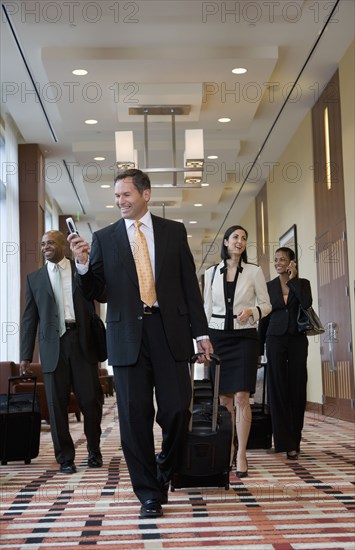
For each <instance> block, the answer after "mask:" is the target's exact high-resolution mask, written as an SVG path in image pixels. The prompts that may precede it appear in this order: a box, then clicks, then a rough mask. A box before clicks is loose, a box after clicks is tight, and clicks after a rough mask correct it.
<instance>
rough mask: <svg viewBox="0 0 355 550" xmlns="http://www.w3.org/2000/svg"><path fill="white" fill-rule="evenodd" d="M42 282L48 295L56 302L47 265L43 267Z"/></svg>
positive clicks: (41, 272)
mask: <svg viewBox="0 0 355 550" xmlns="http://www.w3.org/2000/svg"><path fill="white" fill-rule="evenodd" d="M40 280H41V284H43V286H44V288H45V289H46V291H47V292H48V294H49V295H50V296H51V297H52V298H53V300H55V297H54V292H53V289H52V285H51V281H50V278H49V275H48V268H47V264H46V265H44V266H43V267H41V271H40Z"/></svg>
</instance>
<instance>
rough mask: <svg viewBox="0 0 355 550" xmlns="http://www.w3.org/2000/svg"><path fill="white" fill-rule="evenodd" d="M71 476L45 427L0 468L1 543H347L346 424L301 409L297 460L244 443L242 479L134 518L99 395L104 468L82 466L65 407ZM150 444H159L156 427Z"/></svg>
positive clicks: (350, 522)
mask: <svg viewBox="0 0 355 550" xmlns="http://www.w3.org/2000/svg"><path fill="white" fill-rule="evenodd" d="M70 426H71V432H72V434H73V437H74V439H75V441H76V448H77V456H76V460H75V462H76V465H77V467H78V472H77V473H76V474H74V475H70V476H68V475H65V474H61V473H60V472H59V471H58V465H57V464H56V462H55V461H54V459H53V450H52V442H51V438H50V432H49V427H48V426H47V425H45V424H44V425H42V431H41V446H40V454H39V456H38V457H37V458H36V459H34V460H33V461H32V462H31V464H30V465H25V464H24V463H20V462H9V463H8V464H7V465H5V466H0V477H1V523H0V528H1V531H0V533H1V535H0V541H1V542H0V547H1V548H2V549H4V550H5V549H16V550H56V549H63V550H70V549H74V548H75V549H78V547H83V548H88V549H89V548H97V550H104V549H110V550H114V549H116V548H119V549H122V550H125V549H127V550H138V549H139V550H141V549H144V550H163V549H164V550H165V549H180V550H181V549H197V548H218V549H219V550H231V549H237V548H242V549H243V550H246V549H253V550H256V549H262V550H269V549H270V550H271V549H275V550H288V549H304V550H311V549H321V550H326V549H330V548H338V549H340V548H344V549H345V548H346V549H351V550H354V548H355V537H354V518H355V515H354V508H355V507H354V482H355V479H354V454H353V451H354V426H353V425H352V424H350V423H347V422H342V421H339V420H337V419H333V418H326V417H316V416H315V415H314V414H310V413H307V417H306V425H305V428H304V440H303V443H302V453H301V455H300V458H299V460H298V462H292V461H289V460H286V458H285V456H284V454H274V453H273V452H272V450H270V451H266V450H250V451H248V460H249V477H247V478H243V479H242V480H240V479H238V478H236V476H235V474H234V472H232V473H231V476H230V489H229V491H226V490H224V489H176V490H175V491H174V492H170V493H169V504H168V505H166V506H164V516H163V517H162V518H159V519H155V520H152V519H144V520H142V519H139V517H138V515H139V508H140V505H139V503H138V502H137V500H136V498H135V495H134V494H133V492H132V489H131V485H130V481H129V478H128V473H127V468H126V464H125V461H124V459H123V456H122V451H121V449H120V442H119V433H118V424H117V411H116V402H115V397H109V398H106V400H105V405H104V418H103V422H102V431H103V435H102V452H103V457H104V466H103V468H101V469H96V470H95V469H89V468H88V467H87V466H86V459H87V453H86V442H85V438H84V437H83V434H82V422H80V423H78V422H77V421H76V419H75V417H74V415H73V417H71V419H70ZM156 434H157V437H156V439H157V448H159V442H160V441H159V430H158V428H157V430H156Z"/></svg>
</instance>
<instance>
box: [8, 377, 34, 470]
mask: <svg viewBox="0 0 355 550" xmlns="http://www.w3.org/2000/svg"><path fill="white" fill-rule="evenodd" d="M16 380H21V381H23V380H31V381H33V382H34V384H33V392H32V391H31V392H30V393H12V392H11V387H12V386H11V385H12V384H13V383H14V382H15V381H16ZM36 387H37V376H11V377H9V382H8V391H7V394H1V395H0V458H1V464H2V465H5V464H7V463H8V462H9V461H13V460H23V461H24V462H25V464H30V463H31V460H32V458H36V457H37V456H38V453H39V442H40V433H41V413H40V408H39V401H38V396H37V393H36Z"/></svg>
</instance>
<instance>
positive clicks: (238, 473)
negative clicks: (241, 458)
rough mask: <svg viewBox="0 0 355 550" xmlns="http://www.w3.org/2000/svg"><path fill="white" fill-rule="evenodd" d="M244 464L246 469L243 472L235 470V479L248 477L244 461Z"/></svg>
mask: <svg viewBox="0 0 355 550" xmlns="http://www.w3.org/2000/svg"><path fill="white" fill-rule="evenodd" d="M246 464H247V469H246V470H244V471H240V470H237V471H236V472H235V475H236V476H237V477H248V461H247V460H246Z"/></svg>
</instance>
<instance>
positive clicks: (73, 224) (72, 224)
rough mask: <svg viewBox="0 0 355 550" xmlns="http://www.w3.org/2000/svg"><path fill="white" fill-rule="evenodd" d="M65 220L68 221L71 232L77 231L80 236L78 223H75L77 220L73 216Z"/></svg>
mask: <svg viewBox="0 0 355 550" xmlns="http://www.w3.org/2000/svg"><path fill="white" fill-rule="evenodd" d="M65 221H66V223H67V227H68V230H69V233H70V234H73V233H75V234H76V235H77V236H78V237H79V231H78V230H77V228H76V225H75V222H74V220H73V218H67V219H66V220H65Z"/></svg>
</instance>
